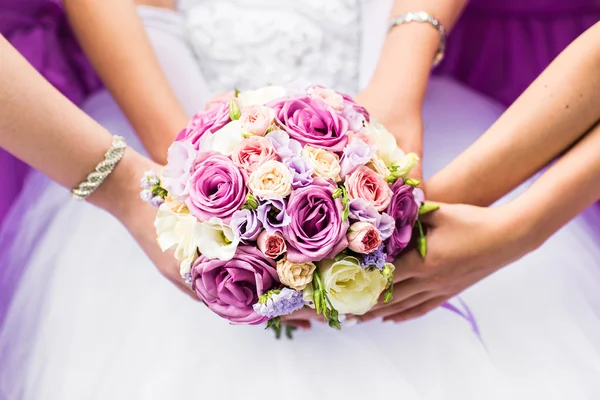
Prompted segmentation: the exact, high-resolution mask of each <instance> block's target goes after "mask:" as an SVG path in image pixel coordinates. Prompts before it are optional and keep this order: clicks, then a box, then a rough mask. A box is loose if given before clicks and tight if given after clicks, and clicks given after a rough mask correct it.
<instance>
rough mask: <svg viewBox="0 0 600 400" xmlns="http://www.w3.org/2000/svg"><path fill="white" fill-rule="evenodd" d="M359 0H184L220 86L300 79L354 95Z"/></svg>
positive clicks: (192, 33)
mask: <svg viewBox="0 0 600 400" xmlns="http://www.w3.org/2000/svg"><path fill="white" fill-rule="evenodd" d="M358 2H359V0H180V3H179V7H180V9H181V10H182V11H183V12H184V14H185V16H186V28H187V31H188V34H189V39H190V42H191V44H192V47H193V49H194V52H195V53H196V56H197V58H198V61H199V65H200V68H201V70H202V72H203V74H204V76H205V78H206V79H207V81H208V84H209V86H210V88H211V90H212V91H214V92H220V91H224V90H231V89H233V88H238V89H251V88H257V87H260V86H265V85H268V84H286V83H289V82H291V81H293V80H296V79H298V78H303V79H308V80H310V81H311V82H314V83H318V84H321V85H324V86H327V87H332V88H335V89H337V90H341V91H344V92H347V93H349V94H354V93H355V92H356V91H357V86H358V64H359V62H358V58H359V52H360V12H359V7H358Z"/></svg>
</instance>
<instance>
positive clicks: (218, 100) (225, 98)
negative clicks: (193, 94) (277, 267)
mask: <svg viewBox="0 0 600 400" xmlns="http://www.w3.org/2000/svg"><path fill="white" fill-rule="evenodd" d="M234 97H235V91H233V90H231V91H229V92H225V93H220V94H218V95H216V96H215V97H213V98H212V99H210V100H209V101H208V103H206V107H205V108H204V110H205V111H208V110H210V109H213V108H215V107H220V106H221V104H223V103H227V104H229V100H231V99H232V98H234Z"/></svg>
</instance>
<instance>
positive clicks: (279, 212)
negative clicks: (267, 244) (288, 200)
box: [257, 199, 292, 234]
mask: <svg viewBox="0 0 600 400" xmlns="http://www.w3.org/2000/svg"><path fill="white" fill-rule="evenodd" d="M257 212H258V220H259V221H260V222H262V224H263V226H264V227H265V229H266V231H267V232H268V233H270V234H273V233H275V232H281V228H283V227H285V226H288V225H289V224H290V221H291V220H292V219H291V218H290V216H289V215H288V213H287V212H286V205H285V202H284V201H283V200H280V199H269V200H265V201H264V202H263V203H262V204H261V205H260V206H258V210H257Z"/></svg>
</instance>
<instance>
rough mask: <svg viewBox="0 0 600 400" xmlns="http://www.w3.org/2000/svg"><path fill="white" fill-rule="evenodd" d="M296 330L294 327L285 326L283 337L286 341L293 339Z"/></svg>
mask: <svg viewBox="0 0 600 400" xmlns="http://www.w3.org/2000/svg"><path fill="white" fill-rule="evenodd" d="M296 329H298V328H296V327H295V326H292V325H286V326H285V337H287V338H288V339H290V340H292V339H293V338H294V335H293V334H294V331H295V330H296Z"/></svg>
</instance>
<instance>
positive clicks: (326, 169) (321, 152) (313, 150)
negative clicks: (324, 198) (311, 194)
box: [302, 145, 342, 182]
mask: <svg viewBox="0 0 600 400" xmlns="http://www.w3.org/2000/svg"><path fill="white" fill-rule="evenodd" d="M302 155H303V156H304V157H306V158H307V159H308V161H309V162H310V164H311V166H312V167H313V171H314V174H315V175H316V176H320V177H322V178H326V179H331V180H334V181H336V182H338V181H340V180H341V178H340V173H341V172H342V168H341V167H340V158H339V157H338V155H337V154H334V153H332V152H330V151H327V150H325V149H320V148H317V147H312V146H308V145H307V146H304V148H303V149H302Z"/></svg>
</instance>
